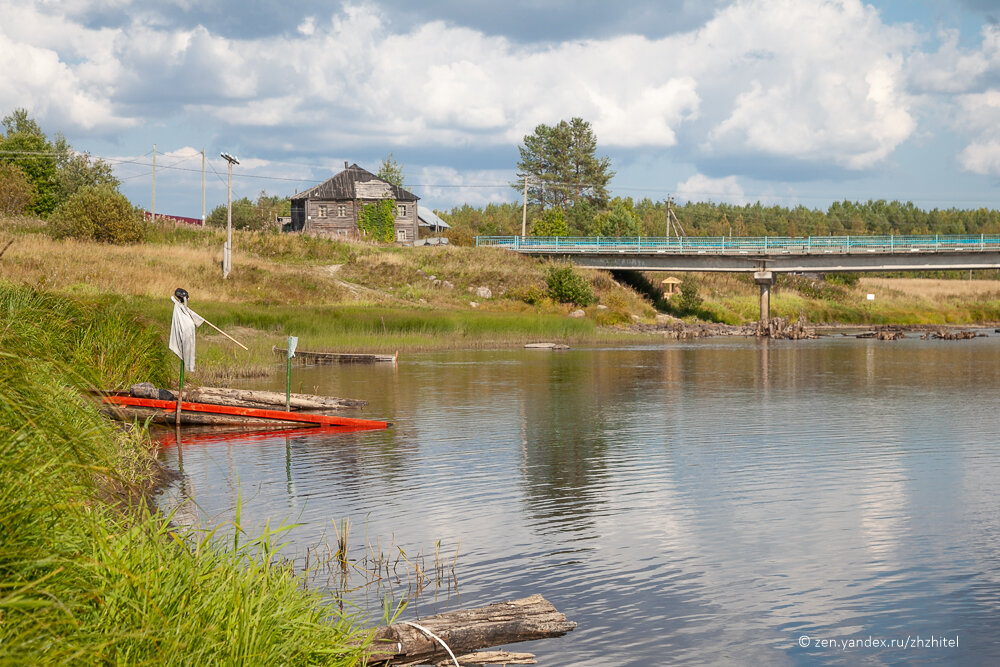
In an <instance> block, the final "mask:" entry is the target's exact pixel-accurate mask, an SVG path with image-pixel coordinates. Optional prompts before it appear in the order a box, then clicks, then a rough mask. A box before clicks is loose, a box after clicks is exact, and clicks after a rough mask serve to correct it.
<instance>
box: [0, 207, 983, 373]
mask: <svg viewBox="0 0 1000 667" xmlns="http://www.w3.org/2000/svg"><path fill="white" fill-rule="evenodd" d="M7 240H13V243H12V244H11V246H10V247H9V248H8V250H7V251H6V253H5V254H4V256H3V259H2V261H0V279H6V280H9V281H11V282H14V283H17V284H23V285H32V286H42V287H44V288H46V289H49V290H52V291H54V292H56V293H59V294H64V295H70V296H73V297H74V298H82V299H88V300H100V299H108V298H111V297H114V298H122V299H124V300H125V301H126V302H127V303H129V304H130V305H131V306H132V307H134V308H135V309H137V310H139V311H141V312H142V313H144V317H145V319H146V321H147V322H149V323H154V324H155V325H156V326H157V327H159V328H160V330H161V331H163V332H165V331H166V327H167V325H168V323H169V319H170V307H171V304H170V302H169V300H168V297H169V295H170V294H172V293H173V291H174V289H175V288H176V287H184V288H185V289H187V290H188V292H190V293H191V297H192V299H191V305H192V307H194V308H195V310H197V311H198V312H200V313H201V314H202V315H204V316H205V317H207V318H208V319H209V320H210V321H212V322H214V323H215V324H217V325H219V326H220V327H222V328H224V329H225V330H226V331H228V332H230V333H233V334H234V335H236V337H237V338H239V339H240V340H241V341H243V342H244V343H246V344H247V345H248V346H249V347H250V352H249V353H245V352H243V351H242V350H239V349H238V348H236V347H234V346H233V345H232V344H231V343H229V342H228V341H226V340H225V339H224V338H222V337H221V336H218V335H217V334H214V333H213V332H212V331H211V330H210V329H209V328H207V327H203V328H202V329H201V330H200V332H199V338H200V340H201V341H202V342H200V343H199V370H198V372H197V373H196V374H195V375H194V376H193V377H192V378H191V380H192V381H194V382H202V383H206V382H225V381H226V380H228V379H232V378H236V377H248V376H255V375H261V374H266V373H269V372H271V371H272V370H273V369H274V368H275V366H276V359H275V358H274V356H273V355H272V354H271V347H272V346H275V345H277V346H282V345H283V343H284V340H285V338H286V337H287V336H289V335H293V336H298V337H299V339H300V342H299V347H300V349H303V350H316V351H344V352H352V351H353V352H395V351H397V350H399V351H403V352H404V353H405V352H410V351H419V350H432V349H447V348H477V347H479V348H482V347H491V348H495V347H506V346H515V345H520V344H523V343H526V342H533V341H539V340H558V341H563V342H568V343H571V344H580V343H601V342H610V343H618V342H628V341H629V340H636V339H637V337H636V336H635V335H634V334H631V333H629V332H628V331H626V330H625V328H624V326H623V325H628V324H631V323H632V322H634V321H641V322H645V323H652V322H654V321H655V318H656V316H657V308H656V307H654V304H655V306H657V307H658V308H659V309H660V310H661V311H666V312H670V313H671V314H674V315H678V316H681V317H684V318H685V319H694V318H700V319H708V320H713V321H718V322H725V323H728V324H741V323H745V322H750V321H753V320H756V319H757V317H758V292H757V287H756V286H755V285H754V284H753V283H752V280H751V279H750V278H749V277H748V276H737V275H733V274H666V273H649V274H646V278H647V280H646V282H647V284H648V286H649V287H650V289H647V290H639V291H637V290H635V289H632V288H630V287H626V286H623V285H622V284H620V283H619V282H617V281H616V280H614V279H613V278H612V276H611V275H610V274H609V273H607V272H602V271H589V270H579V271H578V273H579V274H580V275H581V276H582V277H583V278H584V279H585V281H586V282H587V283H588V284H589V286H590V288H591V289H592V290H593V291H594V293H595V296H596V298H597V303H595V304H592V305H590V306H588V307H587V308H585V309H584V311H585V317H583V318H581V319H573V318H569V317H568V315H569V313H570V312H571V311H573V310H575V309H576V306H574V305H572V304H564V303H557V302H556V301H554V300H552V299H551V298H549V297H548V296H547V284H546V270H547V268H548V266H549V265H547V264H546V263H544V262H541V261H538V260H534V259H531V258H528V257H523V256H519V255H516V254H513V253H510V252H508V251H505V250H500V249H495V248H470V247H450V246H438V247H431V246H427V247H421V248H404V247H396V246H377V245H372V244H368V243H360V242H353V241H341V240H332V239H321V238H315V237H310V236H303V235H297V234H275V233H261V232H236V233H235V234H234V252H233V262H234V269H233V273H232V275H231V276H230V278H229V279H228V280H222V279H221V259H222V253H221V247H222V243H223V232H222V231H221V230H216V229H211V228H209V229H205V228H194V227H188V226H183V225H182V226H176V225H173V224H156V225H150V226H149V227H148V229H147V238H146V241H145V242H144V243H142V244H138V245H134V246H121V247H119V246H110V245H105V244H98V243H93V242H82V241H73V240H58V241H57V240H54V239H52V238H50V237H49V236H48V235H47V234H46V227H45V223H44V222H43V221H39V220H34V219H29V218H17V219H10V218H8V219H0V243H3V244H4V245H5V244H6V241H7ZM667 275H674V276H677V277H680V278H681V279H682V280H684V281H686V282H687V281H692V282H694V283H696V284H697V294H698V297H699V299H700V300H701V304H700V305H699V306H698V307H697V308H693V309H683V310H678V309H676V308H674V307H673V304H674V303H676V299H675V300H674V301H673V302H668V301H666V300H663V299H660V298H659V297H660V295H659V294H658V293H657V290H658V289H659V286H660V281H661V280H662V279H664V278H665V277H667ZM952 277H956V276H952ZM976 277H977V278H978V279H977V280H972V281H968V280H933V279H927V278H923V279H915V278H862V279H861V280H859V281H855V282H853V283H851V282H850V281H849V282H848V283H844V282H843V281H837V280H836V279H833V280H811V279H809V278H805V277H801V276H789V275H781V276H779V277H778V280H777V284H776V285H775V288H774V290H773V292H772V297H771V310H772V314H773V315H775V316H784V317H788V318H790V319H796V318H798V317H799V316H800V315H801V316H805V317H806V319H807V320H809V321H810V322H812V323H814V324H832V323H844V324H866V323H899V324H970V323H976V322H982V323H986V322H995V321H998V320H1000V281H998V280H997V279H996V278H997V277H998V276H997V272H995V271H991V272H979V273H977V276H976ZM481 288H486V289H487V290H488V292H486V291H485V290H483V289H481ZM486 294H488V296H484V295H486ZM867 294H874V295H875V299H874V301H869V300H868V299H867Z"/></svg>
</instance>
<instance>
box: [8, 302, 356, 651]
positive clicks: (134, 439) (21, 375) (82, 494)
mask: <svg viewBox="0 0 1000 667" xmlns="http://www.w3.org/2000/svg"><path fill="white" fill-rule="evenodd" d="M0 350H2V351H0V355H2V357H3V359H2V363H0V476H2V479H3V484H2V485H0V664H29V663H36V664H37V663H45V664H59V663H73V664H146V663H153V662H155V663H157V664H219V663H224V664H261V665H267V664H315V663H326V664H342V665H350V664H358V663H359V661H360V656H361V652H362V651H363V646H364V644H365V638H366V635H364V634H362V633H360V632H358V631H356V630H353V629H352V627H351V623H350V619H349V618H345V617H343V616H342V615H340V613H339V612H337V611H336V610H335V609H334V608H333V607H332V606H329V605H324V604H322V602H323V600H322V599H321V597H320V596H319V594H317V593H312V592H308V591H306V590H305V589H304V587H303V585H302V584H303V581H304V580H303V579H302V576H301V575H295V574H293V572H292V571H291V569H290V567H288V566H286V565H285V564H283V562H282V561H281V560H280V558H279V557H278V556H277V553H276V552H277V547H276V546H275V538H276V536H279V535H280V533H281V532H283V530H284V528H283V527H279V528H277V529H274V530H269V531H265V533H264V534H263V535H262V536H259V537H256V538H246V537H245V536H243V534H242V531H241V528H240V526H239V518H238V515H237V519H236V521H235V522H233V523H232V524H230V525H228V529H229V536H228V538H227V540H226V541H225V542H222V541H221V540H220V539H219V536H220V535H221V534H222V532H223V530H224V529H225V528H226V526H223V527H221V528H217V529H216V531H218V532H215V531H213V532H212V533H208V534H200V533H197V532H194V531H188V530H182V529H179V528H177V527H175V526H173V525H172V524H171V522H170V517H169V516H163V515H162V514H159V513H157V512H156V511H155V510H153V509H151V507H150V506H149V504H148V503H147V502H146V500H145V498H146V494H147V493H148V492H149V491H150V489H151V488H152V487H153V485H154V484H155V482H156V477H157V474H158V470H157V468H156V465H155V463H154V459H153V457H152V454H151V452H150V451H149V439H148V437H146V436H145V434H144V433H143V431H142V430H141V429H126V430H122V429H118V428H115V427H112V426H111V424H110V422H108V421H107V420H106V419H104V418H103V417H101V416H100V415H99V413H98V412H97V410H96V408H95V407H94V405H93V404H92V403H91V402H90V401H88V400H87V399H85V398H84V395H85V392H86V390H88V389H89V388H91V387H95V386H99V387H109V386H124V385H127V384H128V383H131V382H134V381H137V380H152V381H154V382H163V381H165V380H166V377H167V373H168V366H171V367H172V364H168V363H167V355H168V353H167V352H166V350H165V348H164V345H163V342H162V334H161V332H160V331H159V330H157V328H151V327H149V326H148V325H145V324H143V323H142V322H141V321H140V320H139V319H138V318H137V317H136V314H135V313H133V312H130V310H129V308H128V307H126V306H123V305H122V304H121V303H120V301H118V300H117V299H114V298H109V297H106V296H94V295H88V296H85V297H78V298H68V297H63V296H56V295H53V294H51V293H46V292H42V291H38V290H36V289H34V288H30V287H25V286H14V285H11V284H10V283H0Z"/></svg>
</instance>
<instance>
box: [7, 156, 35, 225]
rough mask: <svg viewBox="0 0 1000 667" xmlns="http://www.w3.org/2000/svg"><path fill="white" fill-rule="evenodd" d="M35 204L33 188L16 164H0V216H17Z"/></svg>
mask: <svg viewBox="0 0 1000 667" xmlns="http://www.w3.org/2000/svg"><path fill="white" fill-rule="evenodd" d="M34 202H35V186H34V185H33V184H32V183H31V181H29V180H28V177H27V176H26V175H25V173H24V170H22V169H21V168H20V167H19V166H17V165H16V164H11V163H9V162H0V215H19V214H21V213H24V212H25V211H27V210H28V208H30V207H31V205H32V204H33V203H34Z"/></svg>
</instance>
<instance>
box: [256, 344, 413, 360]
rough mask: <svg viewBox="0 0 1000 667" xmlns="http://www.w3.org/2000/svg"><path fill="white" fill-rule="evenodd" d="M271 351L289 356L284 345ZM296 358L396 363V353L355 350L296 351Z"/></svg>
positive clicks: (397, 355)
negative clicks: (361, 352)
mask: <svg viewBox="0 0 1000 667" xmlns="http://www.w3.org/2000/svg"><path fill="white" fill-rule="evenodd" d="M271 351H273V352H274V353H275V354H279V355H281V356H287V355H288V350H286V349H285V348H283V347H272V348H271ZM295 358H296V359H300V360H302V362H303V363H307V364H374V363H376V362H391V363H393V364H395V363H396V360H397V359H398V358H399V352H397V353H396V354H356V353H353V352H302V351H301V350H296V351H295Z"/></svg>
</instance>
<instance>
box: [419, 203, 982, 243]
mask: <svg viewBox="0 0 1000 667" xmlns="http://www.w3.org/2000/svg"><path fill="white" fill-rule="evenodd" d="M667 210H668V209H667V202H666V201H665V200H664V201H653V200H651V199H649V198H645V199H641V200H639V201H635V200H633V199H632V198H631V197H624V198H622V197H615V198H613V199H611V200H610V201H609V202H608V204H607V206H606V207H605V208H603V209H598V208H596V207H590V208H588V209H587V210H583V207H580V206H575V207H573V208H571V209H570V212H569V215H565V214H562V213H561V210H558V211H553V209H547V210H542V209H541V208H540V207H539V206H538V205H537V204H533V205H531V206H529V208H528V221H529V222H528V233H529V234H534V235H536V236H666V235H667ZM673 210H674V213H675V214H676V215H677V218H678V219H679V220H680V222H681V225H683V227H684V231H685V232H686V233H687V234H688V235H689V236H829V235H859V236H860V235H888V234H895V235H922V234H1000V211H998V210H997V209H992V208H977V209H959V208H947V209H940V208H933V209H922V208H919V207H917V206H916V205H914V204H913V202H909V201H907V202H902V201H886V200H884V199H878V200H868V201H866V202H852V201H847V200H844V201H839V202H834V203H832V204H830V206H829V207H828V208H826V209H825V210H824V209H818V208H806V207H805V206H796V207H787V206H778V205H770V206H765V205H764V204H761V203H760V202H757V203H754V204H742V205H741V204H724V203H714V202H687V203H683V204H678V203H676V202H674V204H673ZM521 213H522V212H521V202H511V203H509V204H488V205H486V206H481V207H475V206H469V205H467V204H464V205H462V206H456V207H454V208H452V209H451V210H448V211H438V214H439V215H440V216H441V217H442V218H443V219H444V220H445V221H446V222H447V223H448V224H449V225H451V226H452V231H451V233H450V236H452V241H453V242H460V243H467V242H470V241H471V240H472V239H473V237H475V236H516V235H519V234H520V233H521Z"/></svg>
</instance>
